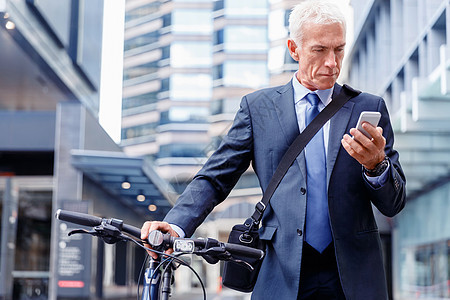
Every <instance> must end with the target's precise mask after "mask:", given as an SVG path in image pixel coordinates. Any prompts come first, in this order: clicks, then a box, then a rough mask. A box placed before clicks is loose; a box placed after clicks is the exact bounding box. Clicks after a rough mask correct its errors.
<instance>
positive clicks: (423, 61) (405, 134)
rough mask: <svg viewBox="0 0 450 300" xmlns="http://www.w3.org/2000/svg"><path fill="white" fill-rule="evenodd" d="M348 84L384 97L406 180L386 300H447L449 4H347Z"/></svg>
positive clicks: (421, 0)
mask: <svg viewBox="0 0 450 300" xmlns="http://www.w3.org/2000/svg"><path fill="white" fill-rule="evenodd" d="M352 6H353V8H354V11H355V42H354V46H353V47H352V49H351V50H350V52H349V55H350V61H351V67H350V70H349V76H350V83H351V84H352V85H353V86H355V87H356V88H359V89H362V90H364V91H368V92H372V93H375V94H378V95H381V96H383V97H384V99H385V100H386V102H387V105H388V109H389V112H390V115H391V120H392V123H393V127H394V131H395V137H396V140H395V147H396V148H397V150H398V151H399V153H400V162H401V163H402V166H403V168H404V171H405V175H406V180H407V184H406V187H407V204H406V207H405V209H404V210H403V211H402V212H401V213H400V214H399V215H398V216H397V217H395V218H394V219H393V220H391V222H390V223H391V225H392V237H393V238H392V243H393V247H392V264H393V298H394V299H405V300H406V299H408V300H410V299H449V298H450V219H449V216H450V177H449V174H450V114H449V112H450V81H449V78H450V77H449V75H450V73H449V65H450V60H449V58H450V47H449V41H450V4H449V2H448V1H441V0H433V1H429V0H427V1H425V0H391V1H385V0H384V1H383V0H376V1H362V0H353V1H352Z"/></svg>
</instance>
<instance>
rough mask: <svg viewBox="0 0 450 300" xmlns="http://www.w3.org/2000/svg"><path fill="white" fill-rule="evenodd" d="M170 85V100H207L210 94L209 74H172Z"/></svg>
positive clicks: (210, 80)
mask: <svg viewBox="0 0 450 300" xmlns="http://www.w3.org/2000/svg"><path fill="white" fill-rule="evenodd" d="M170 87H171V88H170V97H171V98H172V100H181V101H182V100H189V101H192V100H196V101H208V100H209V99H210V98H211V96H212V78H211V75H210V74H173V75H172V76H171V77H170Z"/></svg>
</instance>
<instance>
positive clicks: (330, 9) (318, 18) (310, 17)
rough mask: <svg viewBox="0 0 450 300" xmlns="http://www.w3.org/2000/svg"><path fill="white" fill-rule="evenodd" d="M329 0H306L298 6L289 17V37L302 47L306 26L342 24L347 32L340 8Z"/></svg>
mask: <svg viewBox="0 0 450 300" xmlns="http://www.w3.org/2000/svg"><path fill="white" fill-rule="evenodd" d="M334 2H335V1H329V0H306V1H303V2H301V3H300V4H297V5H296V6H294V8H293V9H292V11H291V13H290V15H289V35H290V38H291V39H292V40H294V42H295V43H296V44H297V46H301V42H302V37H303V30H304V27H303V26H304V25H305V24H306V23H313V24H334V23H340V24H342V26H343V27H344V32H345V30H346V22H345V17H344V15H343V13H342V11H341V10H340V9H339V7H338V6H337V5H336V4H335V3H334Z"/></svg>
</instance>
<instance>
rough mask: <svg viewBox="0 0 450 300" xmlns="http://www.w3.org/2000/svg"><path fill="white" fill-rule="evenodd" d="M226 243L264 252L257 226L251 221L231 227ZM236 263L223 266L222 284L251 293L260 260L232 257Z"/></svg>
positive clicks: (226, 263) (230, 262)
mask: <svg viewBox="0 0 450 300" xmlns="http://www.w3.org/2000/svg"><path fill="white" fill-rule="evenodd" d="M228 243H231V244H239V245H243V246H247V247H252V248H256V249H260V250H263V251H264V243H263V242H262V241H261V240H260V239H259V233H258V226H256V225H255V224H253V222H252V220H251V219H248V220H247V221H245V223H244V224H237V225H234V226H233V229H232V230H231V232H230V236H229V237H228ZM233 258H234V259H235V260H236V261H232V260H230V261H226V262H225V264H224V270H223V278H222V283H223V285H224V286H226V287H228V288H231V289H234V290H237V291H240V292H246V293H248V292H251V291H253V287H254V286H255V283H256V278H258V273H259V269H260V268H261V264H262V260H263V259H262V258H259V259H257V258H248V257H239V256H233Z"/></svg>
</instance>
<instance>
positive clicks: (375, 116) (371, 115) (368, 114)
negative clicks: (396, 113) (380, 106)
mask: <svg viewBox="0 0 450 300" xmlns="http://www.w3.org/2000/svg"><path fill="white" fill-rule="evenodd" d="M380 118H381V113H380V112H378V111H363V112H361V114H360V115H359V119H358V123H357V124H356V129H358V130H359V131H361V132H362V133H363V134H364V135H365V136H367V137H368V138H369V139H371V138H372V136H371V135H370V134H369V133H368V132H367V131H365V130H364V129H363V128H362V123H364V122H368V123H370V124H372V126H374V127H377V126H378V122H379V121H380Z"/></svg>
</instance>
